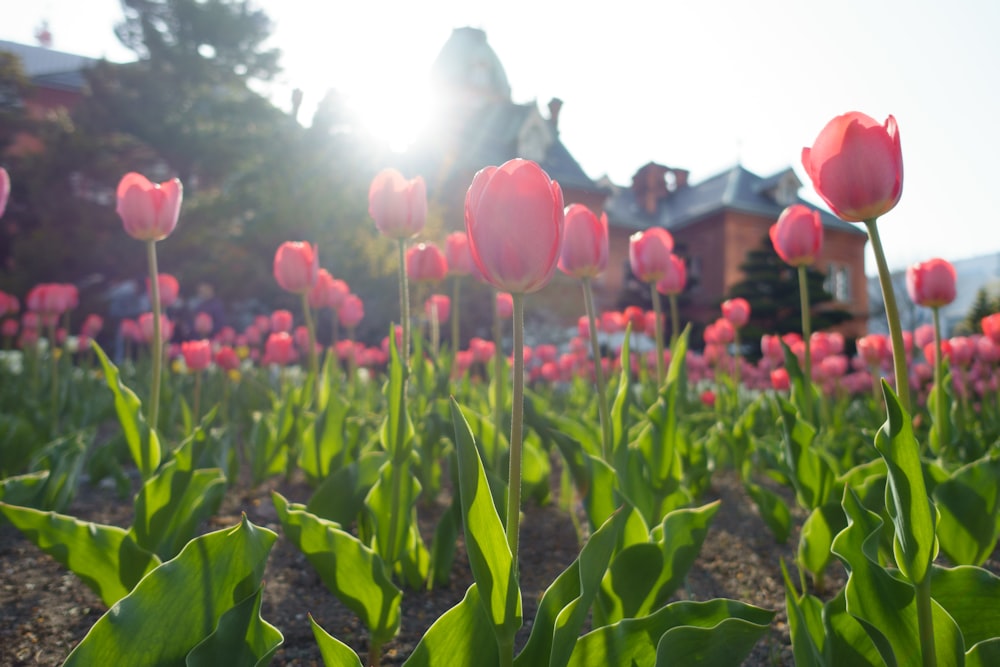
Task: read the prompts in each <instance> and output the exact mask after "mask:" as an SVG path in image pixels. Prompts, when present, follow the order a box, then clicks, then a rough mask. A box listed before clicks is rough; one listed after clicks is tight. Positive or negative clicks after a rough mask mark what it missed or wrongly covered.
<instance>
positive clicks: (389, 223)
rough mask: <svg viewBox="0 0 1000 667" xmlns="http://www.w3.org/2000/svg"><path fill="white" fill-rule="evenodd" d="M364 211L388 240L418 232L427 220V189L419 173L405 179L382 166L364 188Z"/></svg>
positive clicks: (402, 237)
mask: <svg viewBox="0 0 1000 667" xmlns="http://www.w3.org/2000/svg"><path fill="white" fill-rule="evenodd" d="M368 214H369V215H370V216H371V217H372V219H373V220H375V226H376V227H377V228H378V230H379V231H380V232H381V233H382V235H383V236H386V237H388V238H391V239H408V238H410V237H411V236H414V235H416V234H419V233H420V232H421V231H422V230H423V228H424V223H425V222H426V220H427V188H426V186H425V185H424V179H423V178H421V177H420V176H417V177H416V178H414V179H412V180H409V181H408V180H406V179H405V178H403V175H402V174H401V173H399V172H398V171H396V170H395V169H384V170H382V171H380V172H379V173H378V174H377V175H376V176H375V178H374V179H373V180H372V183H371V186H370V187H369V188H368Z"/></svg>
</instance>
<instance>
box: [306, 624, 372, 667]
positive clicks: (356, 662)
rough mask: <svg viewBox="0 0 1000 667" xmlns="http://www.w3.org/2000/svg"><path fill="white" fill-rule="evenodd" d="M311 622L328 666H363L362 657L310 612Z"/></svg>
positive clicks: (324, 662) (325, 663)
mask: <svg viewBox="0 0 1000 667" xmlns="http://www.w3.org/2000/svg"><path fill="white" fill-rule="evenodd" d="M309 624H310V625H311V626H312V631H313V636H314V637H316V643H317V644H318V645H319V654H320V656H321V657H322V658H323V664H324V665H326V667H362V664H361V658H359V657H358V654H357V653H355V652H354V649H352V648H351V647H350V646H348V645H347V644H345V643H343V642H342V641H340V640H339V639H337V638H336V637H334V636H333V635H331V634H330V633H328V632H327V631H326V630H324V629H323V628H321V627H320V625H319V623H317V622H316V619H314V618H313V617H312V614H309Z"/></svg>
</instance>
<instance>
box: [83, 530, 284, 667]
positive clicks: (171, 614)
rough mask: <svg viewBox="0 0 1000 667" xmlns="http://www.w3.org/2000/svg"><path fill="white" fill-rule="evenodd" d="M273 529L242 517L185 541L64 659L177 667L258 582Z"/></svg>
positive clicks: (254, 589) (103, 618)
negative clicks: (227, 526) (261, 526)
mask: <svg viewBox="0 0 1000 667" xmlns="http://www.w3.org/2000/svg"><path fill="white" fill-rule="evenodd" d="M276 538H277V535H275V534H274V533H272V532H271V531H269V530H267V529H266V528H260V527H258V526H255V525H253V524H252V523H250V522H249V521H247V520H246V518H245V517H244V519H243V521H242V522H241V523H240V524H239V525H238V526H236V527H234V528H227V529H224V530H219V531H216V532H213V533H208V534H206V535H202V536H201V537H198V538H195V539H193V540H191V541H190V542H189V543H188V545H187V546H186V547H184V550H183V551H181V553H180V554H179V555H178V556H177V558H175V559H173V560H171V561H168V562H166V563H164V564H163V565H161V566H160V567H158V568H156V569H155V570H153V571H152V572H150V573H149V574H148V575H147V576H146V577H145V578H143V580H142V581H140V582H139V584H138V585H137V586H136V587H135V589H134V590H133V591H132V592H131V593H129V594H128V595H127V596H125V597H124V598H122V599H121V600H120V601H119V602H118V603H117V604H115V605H114V606H113V607H112V608H111V609H110V610H108V612H107V613H105V614H104V615H103V616H102V617H101V618H100V619H98V621H97V623H95V624H94V626H93V627H92V628H91V629H90V632H88V633H87V636H86V637H84V638H83V641H81V642H80V644H79V645H77V647H76V648H75V649H74V650H73V652H72V653H70V655H69V657H68V658H67V659H66V662H65V663H64V664H65V665H67V666H69V667H75V666H76V665H86V666H88V667H89V666H90V665H125V664H149V665H183V664H184V661H185V657H186V656H187V654H188V653H189V652H190V651H191V650H192V649H193V648H194V647H195V646H197V645H198V644H199V643H200V642H201V641H202V640H204V639H205V638H206V637H208V636H209V635H211V634H212V632H213V631H215V629H216V627H218V624H219V620H220V619H221V617H222V616H223V614H225V613H226V612H227V611H228V610H229V609H231V608H232V607H233V606H234V601H242V600H246V599H247V598H248V597H252V596H253V595H254V593H255V591H256V590H257V589H258V588H260V585H261V577H262V575H263V573H264V564H265V562H266V561H267V555H268V553H269V552H270V551H271V546H272V545H273V544H274V540H275V539H276Z"/></svg>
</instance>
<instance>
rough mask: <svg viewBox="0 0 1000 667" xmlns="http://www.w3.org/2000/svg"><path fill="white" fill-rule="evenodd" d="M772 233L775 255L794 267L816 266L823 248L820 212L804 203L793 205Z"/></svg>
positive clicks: (786, 210) (784, 212) (772, 227)
mask: <svg viewBox="0 0 1000 667" xmlns="http://www.w3.org/2000/svg"><path fill="white" fill-rule="evenodd" d="M769 233H770V236H771V245H773V246H774V250H775V252H777V253H778V256H779V257H781V259H782V260H783V261H784V262H785V263H786V264H789V265H791V266H809V265H811V264H814V263H815V262H816V259H817V258H818V257H819V253H820V250H821V249H822V247H823V221H822V219H821V218H820V215H819V211H817V210H815V209H811V208H809V207H808V206H804V205H802V204H792V205H791V206H789V207H788V208H786V209H785V210H784V211H782V212H781V215H780V216H778V221H777V222H776V223H774V224H773V225H771V229H770V232H769Z"/></svg>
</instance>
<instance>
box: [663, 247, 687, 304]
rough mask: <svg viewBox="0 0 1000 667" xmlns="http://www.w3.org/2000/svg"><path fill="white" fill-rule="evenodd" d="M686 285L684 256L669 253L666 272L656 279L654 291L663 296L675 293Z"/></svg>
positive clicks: (682, 289)
mask: <svg viewBox="0 0 1000 667" xmlns="http://www.w3.org/2000/svg"><path fill="white" fill-rule="evenodd" d="M685 287H687V265H686V264H685V263H684V258H683V257H680V256H679V255H675V254H673V253H670V257H669V258H668V259H667V265H666V273H664V274H663V277H662V278H660V279H659V280H657V281H656V291H657V292H659V293H660V294H663V295H665V296H671V295H677V294H680V293H681V292H683V291H684V288H685Z"/></svg>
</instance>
